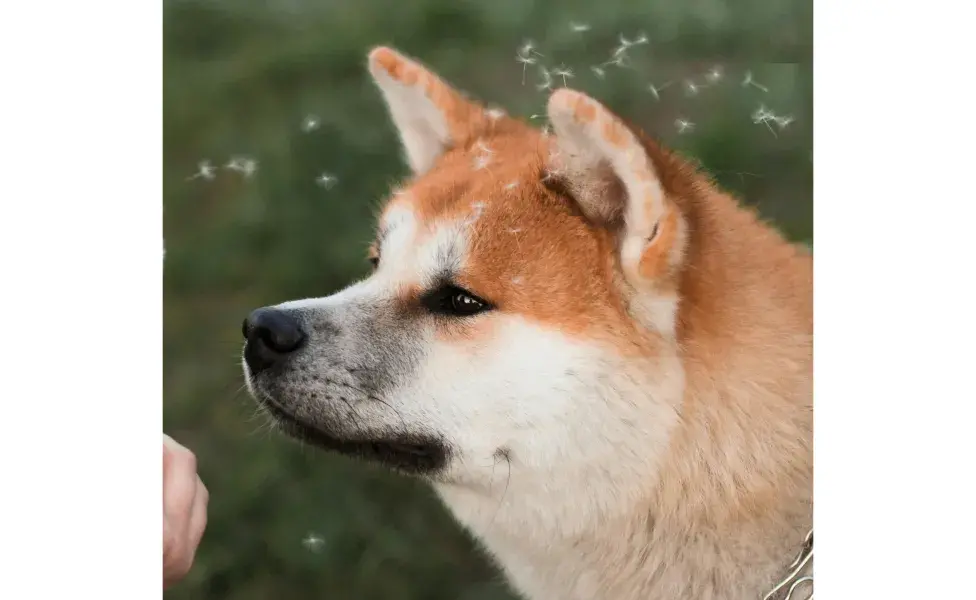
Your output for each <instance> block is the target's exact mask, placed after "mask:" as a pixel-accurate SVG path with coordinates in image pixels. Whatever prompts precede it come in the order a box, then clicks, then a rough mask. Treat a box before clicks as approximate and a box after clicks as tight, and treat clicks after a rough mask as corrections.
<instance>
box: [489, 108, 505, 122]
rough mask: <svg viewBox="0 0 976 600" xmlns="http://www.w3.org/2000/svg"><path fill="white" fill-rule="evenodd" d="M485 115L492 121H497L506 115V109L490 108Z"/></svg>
mask: <svg viewBox="0 0 976 600" xmlns="http://www.w3.org/2000/svg"><path fill="white" fill-rule="evenodd" d="M485 116H486V117H488V118H489V119H490V120H491V121H497V120H498V119H501V118H502V117H504V116H505V111H504V110H502V109H500V108H489V109H488V110H486V111H485Z"/></svg>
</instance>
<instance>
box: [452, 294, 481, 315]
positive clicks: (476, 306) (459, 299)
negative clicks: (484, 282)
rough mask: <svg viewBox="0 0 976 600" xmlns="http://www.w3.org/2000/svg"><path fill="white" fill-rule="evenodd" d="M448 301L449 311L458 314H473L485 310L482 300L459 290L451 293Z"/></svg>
mask: <svg viewBox="0 0 976 600" xmlns="http://www.w3.org/2000/svg"><path fill="white" fill-rule="evenodd" d="M448 301H449V302H450V307H451V311H452V312H454V313H455V314H459V315H473V314H475V313H479V312H481V311H483V310H485V304H484V302H482V301H480V300H478V299H477V298H474V297H472V296H469V295H468V294H467V293H465V292H461V291H458V292H455V293H453V294H451V296H450V298H449V299H448Z"/></svg>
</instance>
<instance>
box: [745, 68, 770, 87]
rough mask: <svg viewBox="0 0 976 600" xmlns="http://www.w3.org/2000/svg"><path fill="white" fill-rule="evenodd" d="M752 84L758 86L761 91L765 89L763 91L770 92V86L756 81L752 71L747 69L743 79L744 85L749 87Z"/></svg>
mask: <svg viewBox="0 0 976 600" xmlns="http://www.w3.org/2000/svg"><path fill="white" fill-rule="evenodd" d="M750 85H751V86H752V87H754V88H758V89H759V90H761V91H763V92H768V91H769V88H768V87H766V86H764V85H762V84H759V83H757V82H756V81H755V80H754V79H753V78H752V71H746V75H745V77H744V78H743V79H742V87H748V86H750Z"/></svg>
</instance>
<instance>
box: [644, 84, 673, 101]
mask: <svg viewBox="0 0 976 600" xmlns="http://www.w3.org/2000/svg"><path fill="white" fill-rule="evenodd" d="M669 85H671V82H670V81H669V82H667V83H664V84H662V85H659V86H655V85H654V84H653V83H652V84H651V85H649V86H647V91H649V92H650V93H651V95H653V96H654V99H655V100H660V99H661V91H662V90H664V88H666V87H668V86H669Z"/></svg>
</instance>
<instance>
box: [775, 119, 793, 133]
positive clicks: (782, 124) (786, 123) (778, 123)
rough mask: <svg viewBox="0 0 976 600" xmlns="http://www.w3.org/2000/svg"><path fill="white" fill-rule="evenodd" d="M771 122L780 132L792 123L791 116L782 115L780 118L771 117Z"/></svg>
mask: <svg viewBox="0 0 976 600" xmlns="http://www.w3.org/2000/svg"><path fill="white" fill-rule="evenodd" d="M773 122H774V123H776V126H777V127H779V128H780V129H781V130H782V129H786V128H787V127H788V126H789V124H790V123H792V122H793V116H792V115H784V116H782V117H779V116H776V117H773Z"/></svg>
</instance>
